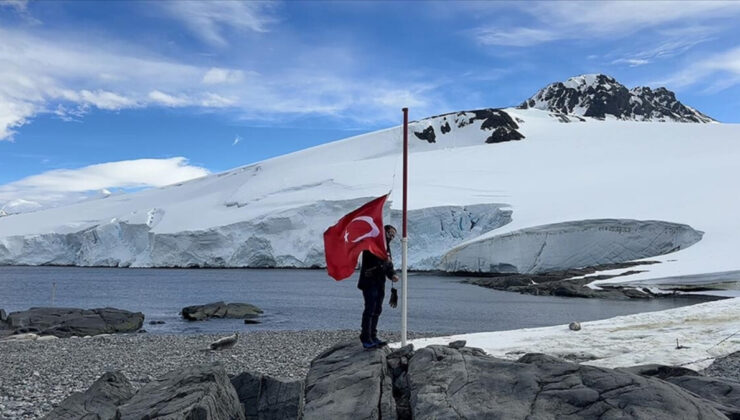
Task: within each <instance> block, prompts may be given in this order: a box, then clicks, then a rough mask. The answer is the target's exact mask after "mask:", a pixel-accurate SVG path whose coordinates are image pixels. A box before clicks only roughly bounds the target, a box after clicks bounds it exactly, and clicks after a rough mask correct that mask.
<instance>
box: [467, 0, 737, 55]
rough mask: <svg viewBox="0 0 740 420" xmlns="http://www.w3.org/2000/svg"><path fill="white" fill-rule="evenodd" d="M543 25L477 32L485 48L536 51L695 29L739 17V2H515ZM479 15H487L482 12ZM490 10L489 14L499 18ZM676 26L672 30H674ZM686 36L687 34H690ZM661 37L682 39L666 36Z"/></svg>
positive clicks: (486, 27) (489, 27)
mask: <svg viewBox="0 0 740 420" xmlns="http://www.w3.org/2000/svg"><path fill="white" fill-rule="evenodd" d="M513 4H514V5H515V7H517V8H518V9H519V10H520V11H521V12H523V13H526V14H528V15H530V16H531V17H532V18H533V19H534V20H535V21H536V22H539V25H536V26H534V27H530V28H521V27H513V26H512V27H507V26H506V25H484V26H482V27H479V28H477V29H476V30H474V31H473V34H474V37H475V38H476V39H477V40H478V42H480V43H482V44H484V45H504V46H521V47H526V46H531V45H536V44H542V43H545V42H550V41H555V40H564V39H585V40H588V39H592V38H594V37H600V38H613V37H619V38H622V37H626V36H629V35H631V34H634V33H635V32H637V31H640V30H643V29H648V28H651V29H658V28H665V27H668V28H669V29H670V28H675V25H681V24H684V25H693V24H695V23H696V22H698V21H700V20H703V19H713V18H728V17H732V16H740V2H738V1H682V2H680V3H676V2H670V1H545V2H518V3H513ZM475 12H476V13H485V10H483V9H481V8H480V7H479V8H477V9H475ZM499 12H500V8H499V7H498V6H495V7H493V8H491V10H490V13H491V14H494V13H499ZM671 25H673V26H671ZM685 35H686V34H685ZM662 37H670V38H672V39H678V38H679V36H671V35H670V34H667V33H664V34H662Z"/></svg>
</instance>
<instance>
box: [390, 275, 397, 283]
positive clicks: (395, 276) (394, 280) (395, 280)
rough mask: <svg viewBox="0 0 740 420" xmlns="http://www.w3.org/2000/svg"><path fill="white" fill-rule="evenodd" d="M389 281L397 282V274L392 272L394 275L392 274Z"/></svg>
mask: <svg viewBox="0 0 740 420" xmlns="http://www.w3.org/2000/svg"><path fill="white" fill-rule="evenodd" d="M391 281H392V282H393V283H396V282H398V275H396V274H394V275H393V278H392V279H391Z"/></svg>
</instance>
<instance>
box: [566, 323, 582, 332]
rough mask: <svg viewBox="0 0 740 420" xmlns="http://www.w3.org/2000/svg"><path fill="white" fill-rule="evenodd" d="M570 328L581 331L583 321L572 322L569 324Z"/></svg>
mask: <svg viewBox="0 0 740 420" xmlns="http://www.w3.org/2000/svg"><path fill="white" fill-rule="evenodd" d="M568 328H570V330H571V331H580V330H581V323H580V322H571V323H570V324H568Z"/></svg>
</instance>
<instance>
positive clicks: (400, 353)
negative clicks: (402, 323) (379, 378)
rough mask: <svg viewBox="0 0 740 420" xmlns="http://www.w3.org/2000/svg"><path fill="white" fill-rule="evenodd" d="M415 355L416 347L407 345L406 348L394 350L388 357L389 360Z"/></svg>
mask: <svg viewBox="0 0 740 420" xmlns="http://www.w3.org/2000/svg"><path fill="white" fill-rule="evenodd" d="M413 354H414V345H413V344H406V345H405V346H403V347H401V348H398V349H396V350H393V351H392V352H390V353H389V354H388V356H386V358H387V359H388V360H390V359H394V358H401V357H411V356H412V355H413Z"/></svg>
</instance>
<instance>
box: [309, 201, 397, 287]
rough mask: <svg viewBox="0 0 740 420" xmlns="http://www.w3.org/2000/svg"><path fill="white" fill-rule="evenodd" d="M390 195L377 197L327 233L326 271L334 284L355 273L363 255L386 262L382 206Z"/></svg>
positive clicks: (340, 220) (343, 218)
mask: <svg viewBox="0 0 740 420" xmlns="http://www.w3.org/2000/svg"><path fill="white" fill-rule="evenodd" d="M387 198H388V195H387V194H386V195H384V196H382V197H378V198H376V199H374V200H372V201H370V202H368V203H365V204H364V205H362V206H361V207H360V208H358V209H356V210H354V211H352V212H351V213H349V214H347V215H346V216H344V217H342V218H341V219H339V221H338V222H337V224H335V225H334V226H331V227H330V228H328V229H327V230H326V231H325V232H324V254H325V255H326V269H327V271H328V272H329V275H330V276H331V277H333V278H334V279H335V280H337V281H339V280H344V279H346V278H347V277H350V276H351V275H352V274H353V273H354V272H355V267H356V266H357V258H358V257H359V256H360V253H362V251H370V252H372V253H373V254H375V256H377V257H378V258H382V259H387V258H388V253H387V251H386V244H385V229H384V228H383V205H384V204H385V200H386V199H387Z"/></svg>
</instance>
